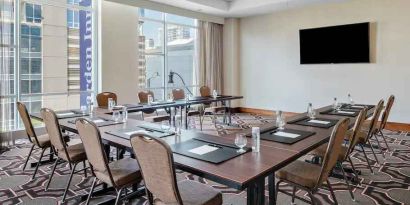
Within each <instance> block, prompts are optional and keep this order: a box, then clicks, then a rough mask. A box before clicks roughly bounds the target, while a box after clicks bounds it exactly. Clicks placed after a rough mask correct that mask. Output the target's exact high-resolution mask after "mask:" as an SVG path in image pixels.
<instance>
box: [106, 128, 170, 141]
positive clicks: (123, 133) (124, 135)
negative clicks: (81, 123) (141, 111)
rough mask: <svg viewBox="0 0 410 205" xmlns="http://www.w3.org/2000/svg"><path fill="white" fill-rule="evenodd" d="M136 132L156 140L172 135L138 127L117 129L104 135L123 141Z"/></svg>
mask: <svg viewBox="0 0 410 205" xmlns="http://www.w3.org/2000/svg"><path fill="white" fill-rule="evenodd" d="M138 131H140V132H143V133H145V134H148V135H150V136H152V137H157V138H162V137H168V136H171V135H173V133H165V132H158V131H154V130H146V129H144V128H139V127H136V128H127V129H118V130H110V131H107V132H105V133H107V134H111V135H114V136H117V137H121V138H124V139H127V140H128V139H130V137H131V135H133V134H134V133H135V132H138Z"/></svg>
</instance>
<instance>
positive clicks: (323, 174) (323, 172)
mask: <svg viewBox="0 0 410 205" xmlns="http://www.w3.org/2000/svg"><path fill="white" fill-rule="evenodd" d="M348 127H349V120H348V119H347V118H344V119H342V120H340V121H339V122H338V123H337V124H336V125H335V127H334V128H333V131H332V134H331V136H330V140H329V143H328V145H327V148H326V154H325V155H324V157H323V162H322V165H316V164H311V163H308V162H304V161H300V160H297V161H294V162H292V163H290V164H289V165H287V166H286V167H284V168H282V169H280V170H279V171H278V172H277V173H276V177H277V178H278V179H279V181H278V182H277V184H276V191H275V196H276V198H277V195H278V192H279V191H281V192H284V190H281V189H280V186H279V185H280V184H281V183H282V182H285V183H287V184H289V185H291V186H293V194H292V203H293V202H294V199H295V193H296V188H299V189H302V190H305V191H307V192H308V194H309V197H310V199H311V204H316V201H315V198H314V196H313V195H314V194H315V193H316V192H317V191H318V190H319V188H320V187H322V186H323V184H324V182H326V183H327V186H328V187H329V190H330V193H331V195H332V198H333V202H334V203H335V204H337V199H336V196H335V194H334V192H333V188H332V185H331V184H330V182H329V179H328V176H329V174H330V172H331V171H332V169H333V167H334V166H335V165H336V163H337V160H338V157H339V154H340V152H341V151H342V150H341V147H342V146H341V145H342V143H343V140H344V137H345V135H346V131H347V129H348Z"/></svg>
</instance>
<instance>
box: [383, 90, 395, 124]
mask: <svg viewBox="0 0 410 205" xmlns="http://www.w3.org/2000/svg"><path fill="white" fill-rule="evenodd" d="M394 99H395V97H394V95H390V97H389V99H388V100H387V105H386V109H384V112H383V115H382V121H381V123H380V131H381V130H383V129H384V128H385V127H386V124H387V120H388V118H389V115H390V111H391V108H392V107H393V103H394Z"/></svg>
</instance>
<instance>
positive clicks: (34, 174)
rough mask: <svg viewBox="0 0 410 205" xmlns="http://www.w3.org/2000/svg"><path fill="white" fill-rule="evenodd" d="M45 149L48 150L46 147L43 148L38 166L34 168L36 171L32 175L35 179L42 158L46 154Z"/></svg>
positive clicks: (32, 178)
mask: <svg viewBox="0 0 410 205" xmlns="http://www.w3.org/2000/svg"><path fill="white" fill-rule="evenodd" d="M44 151H46V149H45V148H43V150H42V151H41V154H40V158H39V159H38V162H37V166H36V169H34V173H33V176H32V177H31V180H34V178H35V177H36V174H37V170H38V167H39V166H40V164H41V159H42V158H43V155H44Z"/></svg>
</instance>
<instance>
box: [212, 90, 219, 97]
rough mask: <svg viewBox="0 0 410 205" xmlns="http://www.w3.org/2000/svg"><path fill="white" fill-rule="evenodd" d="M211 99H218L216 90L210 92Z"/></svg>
mask: <svg viewBox="0 0 410 205" xmlns="http://www.w3.org/2000/svg"><path fill="white" fill-rule="evenodd" d="M212 97H213V98H217V97H218V92H216V90H214V91H213V92H212Z"/></svg>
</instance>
